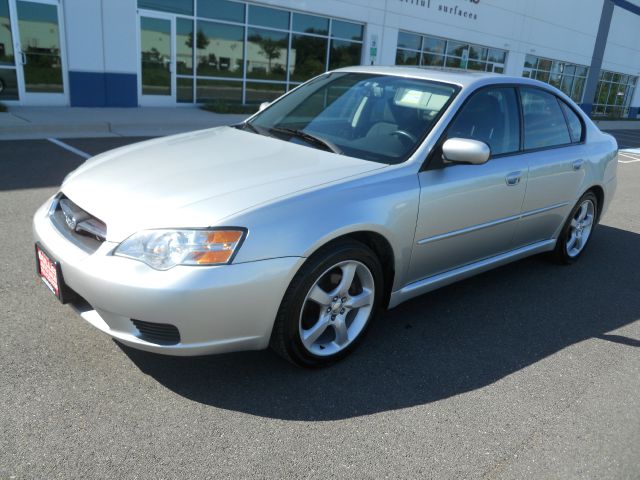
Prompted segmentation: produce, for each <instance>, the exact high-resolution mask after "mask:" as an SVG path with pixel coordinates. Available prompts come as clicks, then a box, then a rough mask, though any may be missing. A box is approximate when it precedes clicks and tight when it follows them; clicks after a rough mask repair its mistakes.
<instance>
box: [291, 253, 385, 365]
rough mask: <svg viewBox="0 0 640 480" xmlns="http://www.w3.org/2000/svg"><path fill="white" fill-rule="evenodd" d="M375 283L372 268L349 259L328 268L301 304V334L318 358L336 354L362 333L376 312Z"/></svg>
mask: <svg viewBox="0 0 640 480" xmlns="http://www.w3.org/2000/svg"><path fill="white" fill-rule="evenodd" d="M374 299H375V283H374V279H373V274H372V273H371V271H370V270H369V268H368V267H367V266H366V265H364V264H363V263H361V262H358V261H355V260H348V261H343V262H340V263H338V264H336V265H334V266H333V267H331V268H329V269H327V270H326V271H325V272H324V273H323V274H322V275H320V276H319V277H318V279H317V280H316V281H315V283H314V284H313V285H312V287H311V288H310V290H309V292H308V293H307V296H306V297H305V300H304V302H303V304H302V310H301V312H300V319H299V334H300V340H301V341H302V344H303V346H304V347H305V348H306V349H307V350H308V351H309V352H310V353H312V354H314V355H318V356H329V355H335V354H336V353H339V352H341V351H342V350H344V349H345V348H346V347H347V346H348V345H349V344H351V343H352V342H353V341H354V340H355V339H356V338H357V337H358V336H359V335H360V333H362V331H363V330H364V328H365V327H366V325H367V322H368V320H369V317H370V316H371V312H372V310H373V305H374Z"/></svg>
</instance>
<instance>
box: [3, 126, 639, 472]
mask: <svg viewBox="0 0 640 480" xmlns="http://www.w3.org/2000/svg"><path fill="white" fill-rule="evenodd" d="M621 132H622V133H623V134H621ZM615 133H616V136H617V137H619V138H618V141H619V142H620V144H621V146H623V148H638V147H640V131H639V130H636V131H635V132H633V131H631V133H629V132H627V131H618V132H615ZM136 140H139V139H131V138H127V139H124V138H106V139H82V140H65V141H64V142H65V143H66V144H68V145H70V146H71V147H73V148H75V149H77V150H79V151H80V152H86V153H88V154H96V153H98V152H101V151H104V150H107V149H110V148H114V147H116V146H118V145H122V144H125V143H129V142H132V141H136ZM628 155H629V157H631V158H630V159H633V158H638V161H637V162H635V161H634V162H631V161H629V162H623V160H625V159H624V158H623V157H621V162H620V165H619V189H618V193H617V196H616V198H615V200H614V202H613V204H612V206H611V209H610V211H609V212H608V214H607V215H606V216H605V218H604V219H603V222H602V225H600V226H599V228H598V229H597V230H596V231H595V232H594V237H593V238H592V243H591V244H590V246H589V249H588V250H587V251H586V252H585V256H584V257H583V258H582V259H581V261H580V262H578V263H577V264H575V265H573V266H570V267H561V266H556V265H554V264H552V263H550V262H549V261H548V259H547V258H546V257H534V258H529V259H526V260H523V261H520V262H518V263H516V264H512V265H509V266H506V267H503V268H500V269H498V270H495V271H492V272H489V273H486V274H483V275H481V276H479V277H476V278H473V279H470V280H467V281H464V282H462V283H458V284H456V285H453V286H450V287H447V288H444V289H441V290H439V291H436V292H433V293H431V294H428V295H425V296H422V297H420V298H417V299H415V300H412V301H410V302H408V303H406V304H403V305H401V306H400V307H398V308H396V309H394V310H392V311H389V312H387V313H385V314H384V315H383V316H382V317H381V318H379V319H378V321H377V322H376V323H375V324H374V325H373V326H372V330H371V331H370V333H369V335H368V338H367V339H366V341H365V342H364V343H363V345H362V347H361V348H360V349H358V350H357V351H356V352H355V353H354V354H353V355H352V356H350V357H349V358H348V359H346V360H345V361H344V362H342V363H340V364H338V365H336V366H334V367H331V368H329V369H325V370H321V371H306V370H301V369H297V368H295V367H293V366H291V365H289V364H287V363H285V362H283V361H281V360H280V359H279V358H278V357H276V356H275V355H274V354H272V353H271V352H269V351H264V352H249V353H237V354H231V355H223V356H213V357H199V358H172V357H163V356H157V355H153V354H148V353H143V352H138V351H135V350H131V349H129V348H126V347H124V346H122V345H119V344H118V343H116V342H114V341H113V340H111V339H110V338H109V337H107V336H105V335H104V334H102V333H100V332H99V331H97V330H96V329H94V328H93V327H92V326H90V325H89V324H87V323H85V322H84V321H83V320H82V319H80V318H79V317H78V316H77V315H76V314H75V313H74V312H73V311H72V310H71V309H70V308H68V307H64V306H61V305H60V304H58V303H57V301H56V300H55V299H54V298H53V297H52V295H51V294H50V293H49V291H48V290H47V289H46V288H45V287H44V286H43V285H41V283H40V282H39V281H38V280H37V279H36V278H35V273H34V251H33V244H32V236H31V216H32V214H33V212H34V211H35V210H36V208H37V207H38V206H39V205H40V204H41V203H42V202H43V201H44V200H45V199H46V198H47V197H49V196H50V195H52V194H53V193H54V192H55V189H56V186H57V185H59V184H60V182H61V181H62V179H63V177H64V176H65V175H66V173H68V172H69V171H70V170H72V169H73V168H75V167H76V166H78V165H79V164H80V163H82V162H83V160H84V159H83V158H82V156H81V155H80V154H79V152H75V153H74V152H73V151H70V150H68V149H64V148H62V147H61V146H60V145H56V144H54V143H52V142H50V141H47V140H29V141H4V142H0V241H1V242H2V249H1V250H0V278H1V281H0V314H1V316H0V346H1V348H0V385H1V387H2V388H0V432H1V434H0V479H5V478H7V479H8V478H202V477H207V478H213V477H216V478H225V477H231V478H247V477H261V478H266V477H269V478H306V477H313V478H318V477H323V478H326V477H350V478H437V479H443V478H465V479H469V478H491V479H493V478H508V479H522V478H536V479H537V478H554V479H555V478H597V479H605V478H606V479H637V478H640V155H636V154H634V153H628ZM630 159H626V160H630ZM248 293H249V294H250V292H248Z"/></svg>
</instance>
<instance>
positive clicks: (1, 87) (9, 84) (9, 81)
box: [0, 68, 18, 100]
mask: <svg viewBox="0 0 640 480" xmlns="http://www.w3.org/2000/svg"><path fill="white" fill-rule="evenodd" d="M0 100H18V78H17V75H16V69H15V68H0Z"/></svg>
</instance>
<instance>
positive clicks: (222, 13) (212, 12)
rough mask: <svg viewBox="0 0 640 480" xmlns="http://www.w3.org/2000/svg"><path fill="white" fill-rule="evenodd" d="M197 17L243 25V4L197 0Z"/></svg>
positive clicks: (220, 0) (222, 0) (226, 0)
mask: <svg viewBox="0 0 640 480" xmlns="http://www.w3.org/2000/svg"><path fill="white" fill-rule="evenodd" d="M198 16H199V17H205V18H214V19H217V20H227V21H229V22H238V23H243V22H244V3H238V2H230V1H228V0H199V1H198Z"/></svg>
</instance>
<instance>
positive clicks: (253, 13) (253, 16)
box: [249, 5, 289, 30]
mask: <svg viewBox="0 0 640 480" xmlns="http://www.w3.org/2000/svg"><path fill="white" fill-rule="evenodd" d="M249 24H250V25H259V26H261V27H271V28H280V29H283V30H289V12H287V11H285V10H277V9H275V8H267V7H259V6H257V5H249Z"/></svg>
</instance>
